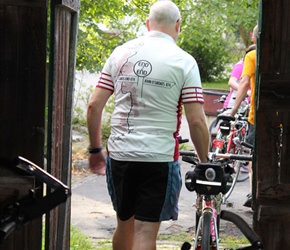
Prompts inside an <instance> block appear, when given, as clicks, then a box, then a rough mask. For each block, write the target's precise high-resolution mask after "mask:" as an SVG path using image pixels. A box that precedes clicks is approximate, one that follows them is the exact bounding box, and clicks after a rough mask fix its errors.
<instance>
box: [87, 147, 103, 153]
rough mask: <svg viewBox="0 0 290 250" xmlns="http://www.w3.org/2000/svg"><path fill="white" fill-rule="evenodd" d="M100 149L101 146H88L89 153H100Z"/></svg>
mask: <svg viewBox="0 0 290 250" xmlns="http://www.w3.org/2000/svg"><path fill="white" fill-rule="evenodd" d="M101 151H102V147H99V148H89V153H90V154H97V153H100V152H101Z"/></svg>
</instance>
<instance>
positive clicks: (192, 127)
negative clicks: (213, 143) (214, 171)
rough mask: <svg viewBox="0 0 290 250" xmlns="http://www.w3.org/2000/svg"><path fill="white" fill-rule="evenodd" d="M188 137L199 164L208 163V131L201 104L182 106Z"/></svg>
mask: <svg viewBox="0 0 290 250" xmlns="http://www.w3.org/2000/svg"><path fill="white" fill-rule="evenodd" d="M184 110H185V116H186V119H187V122H188V126H189V131H190V137H191V140H192V142H193V145H194V147H195V151H196V153H197V155H198V157H199V160H200V162H208V150H209V131H208V126H207V123H206V119H205V114H204V110H203V104H201V103H187V104H184Z"/></svg>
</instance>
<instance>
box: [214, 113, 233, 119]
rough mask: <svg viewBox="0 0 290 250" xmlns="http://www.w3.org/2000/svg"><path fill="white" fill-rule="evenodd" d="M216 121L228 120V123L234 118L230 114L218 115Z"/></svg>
mask: <svg viewBox="0 0 290 250" xmlns="http://www.w3.org/2000/svg"><path fill="white" fill-rule="evenodd" d="M217 118H218V120H228V121H234V120H235V117H234V116H233V115H231V114H219V115H218V116H217Z"/></svg>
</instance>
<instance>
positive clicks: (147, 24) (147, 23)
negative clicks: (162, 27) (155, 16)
mask: <svg viewBox="0 0 290 250" xmlns="http://www.w3.org/2000/svg"><path fill="white" fill-rule="evenodd" d="M146 28H147V30H148V31H150V21H149V19H148V18H146Z"/></svg>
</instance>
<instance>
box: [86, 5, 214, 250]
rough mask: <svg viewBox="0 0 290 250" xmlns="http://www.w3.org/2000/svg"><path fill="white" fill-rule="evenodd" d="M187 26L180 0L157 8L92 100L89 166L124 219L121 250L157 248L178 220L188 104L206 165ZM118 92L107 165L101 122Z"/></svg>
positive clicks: (118, 53) (110, 63) (117, 242)
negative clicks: (181, 138)
mask: <svg viewBox="0 0 290 250" xmlns="http://www.w3.org/2000/svg"><path fill="white" fill-rule="evenodd" d="M180 23H181V17H180V12H179V9H178V7H177V6H176V5H175V4H174V3H173V2H171V1H158V2H156V3H155V4H153V5H152V6H151V8H150V13H149V17H148V18H147V20H146V27H147V30H148V33H147V34H146V35H145V36H143V37H140V38H137V39H134V40H131V41H129V42H127V43H125V44H123V45H122V46H119V47H117V48H116V49H115V50H114V51H113V53H112V54H111V56H110V57H109V59H108V60H107V61H106V63H105V66H104V68H103V70H102V73H101V75H100V77H99V80H98V83H97V86H96V88H95V90H94V93H93V95H92V97H91V100H90V102H89V106H88V110H87V125H88V131H89V137H90V148H89V152H90V155H89V164H90V169H91V171H92V172H93V173H95V174H97V175H106V176H107V184H108V191H109V194H110V196H111V200H112V203H113V207H114V210H115V211H116V217H117V227H116V230H115V232H114V236H113V249H114V250H118V249H120V250H126V249H128V250H129V249H130V250H131V249H134V250H136V249H138V250H142V249H144V250H151V249H152V250H154V249H156V239H157V234H158V231H159V227H160V224H161V222H162V221H166V220H176V219H177V216H178V199H179V193H180V189H181V184H182V183H181V175H180V163H179V162H178V157H179V152H178V148H179V144H178V139H177V136H178V133H179V128H180V124H181V116H182V104H183V105H184V110H185V115H186V118H187V122H188V125H189V130H190V136H191V139H192V142H193V144H194V146H195V149H196V151H197V153H198V156H199V159H200V161H201V162H206V161H207V155H208V146H209V134H208V129H207V124H206V119H205V115H204V110H203V103H204V100H203V95H202V88H201V80H200V74H199V69H198V65H197V63H196V61H195V59H194V58H193V57H192V56H191V55H189V54H188V53H186V52H185V51H183V50H182V49H180V48H179V47H178V46H177V45H176V40H177V38H178V35H179V32H180ZM112 94H114V98H115V107H114V111H113V114H112V117H111V131H110V136H109V139H108V143H107V145H106V149H107V159H106V161H105V155H104V152H103V150H102V141H101V121H102V112H103V108H104V106H105V104H106V103H107V101H108V99H109V97H110V96H111V95H112Z"/></svg>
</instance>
